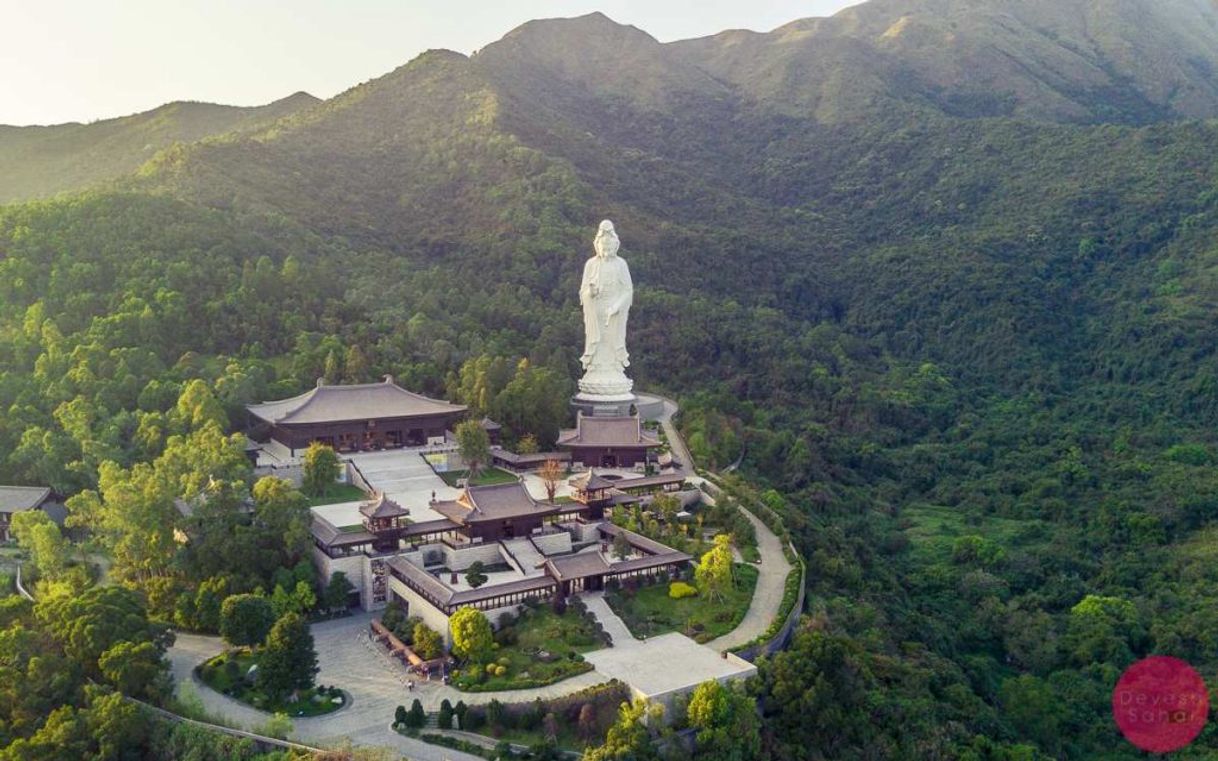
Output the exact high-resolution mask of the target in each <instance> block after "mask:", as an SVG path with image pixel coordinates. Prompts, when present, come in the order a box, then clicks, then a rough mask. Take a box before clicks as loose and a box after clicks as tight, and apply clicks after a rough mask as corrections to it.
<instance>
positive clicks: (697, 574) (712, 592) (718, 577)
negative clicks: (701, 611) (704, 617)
mask: <svg viewBox="0 0 1218 761" xmlns="http://www.w3.org/2000/svg"><path fill="white" fill-rule="evenodd" d="M694 580H695V581H696V582H697V584H698V591H699V592H701V593H702V594H703V595H705V596H706V597H708V598H710V599H712V600H722V599H723V596H724V594H725V593H726V592H727V590H729V589H730V588H731V586H732V546H731V540H730V538H729V537H728V536H727V535H726V534H719V535H717V536H716V537H715V544H714V546H713V547H711V549H709V550H707V551H706V552H705V553H704V554H703V555H702V559H701V560H699V561H698V565H697V567H696V568H694Z"/></svg>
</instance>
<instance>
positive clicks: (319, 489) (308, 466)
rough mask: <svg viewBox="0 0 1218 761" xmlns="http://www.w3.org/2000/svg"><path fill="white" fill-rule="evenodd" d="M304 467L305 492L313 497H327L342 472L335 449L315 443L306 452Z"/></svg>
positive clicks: (303, 461)
mask: <svg viewBox="0 0 1218 761" xmlns="http://www.w3.org/2000/svg"><path fill="white" fill-rule="evenodd" d="M302 463H303V466H304V484H303V485H304V491H305V494H308V495H309V496H312V497H322V496H325V495H326V494H327V493H328V492H329V491H330V488H331V487H332V486H333V485H334V482H335V481H337V480H338V476H339V474H340V473H341V472H342V463H340V462H339V460H338V455H337V454H336V453H335V452H334V448H333V447H329V446H326V445H325V444H322V443H321V442H317V441H314V442H313V443H312V444H310V445H309V448H308V449H306V450H305V453H304V458H303V460H302Z"/></svg>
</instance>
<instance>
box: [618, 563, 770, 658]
mask: <svg viewBox="0 0 1218 761" xmlns="http://www.w3.org/2000/svg"><path fill="white" fill-rule="evenodd" d="M732 567H733V568H734V569H735V573H736V585H735V588H734V589H732V590H731V591H730V592H728V593H727V594H726V595H725V596H724V599H722V600H711V599H709V598H706V597H703V596H702V595H697V596H694V597H686V598H684V599H681V600H674V599H672V598H671V597H669V596H668V584H652V585H651V586H646V587H640V588H639V589H637V590H635V591H631V590H630V589H629V588H623V589H619V590H617V591H615V592H610V593H608V594H606V595H605V601H606V602H608V603H609V607H610V608H612V609H613V612H614V613H616V614H618V615H619V616H621V617H622V620H623V621H624V622H625V623H626V628H628V629H630V633H631V634H633V635H634V636H636V637H639V638H643V637H652V636H655V635H657V634H664V633H665V632H671V631H677V632H681V633H682V634H684V635H685V636H687V637H689V638H690V639H692V640H694V641H695V642H701V643H705V642H710V641H711V640H712V639H715V638H716V637H721V636H723V635H724V634H727V633H728V632H730V631H732V630H733V629H735V628H736V627H737V626H739V624H740V621H741V620H742V619H743V618H744V614H745V613H747V612H748V609H749V604H750V603H751V602H752V601H753V590H754V588H756V586H757V576H758V571H757V569H756V568H754V567H753V566H751V565H745V564H743V563H736V564H735V565H734V566H732Z"/></svg>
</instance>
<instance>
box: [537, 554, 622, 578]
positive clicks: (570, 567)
mask: <svg viewBox="0 0 1218 761" xmlns="http://www.w3.org/2000/svg"><path fill="white" fill-rule="evenodd" d="M545 567H546V570H547V571H548V572H549V573H550V575H551V576H553V577H554V578H555V579H557V580H559V581H570V580H571V579H583V578H586V577H588V576H598V575H600V574H604V573H609V564H608V563H606V562H605V559H604V558H603V557H601V554H600V553H599V552H580V553H577V554H575V555H562V556H558V557H551V558H548V559H547V560H546V562H545Z"/></svg>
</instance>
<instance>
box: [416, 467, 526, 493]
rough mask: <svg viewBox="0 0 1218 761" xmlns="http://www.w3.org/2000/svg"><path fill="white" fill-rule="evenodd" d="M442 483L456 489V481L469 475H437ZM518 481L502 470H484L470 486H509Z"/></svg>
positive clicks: (462, 472)
mask: <svg viewBox="0 0 1218 761" xmlns="http://www.w3.org/2000/svg"><path fill="white" fill-rule="evenodd" d="M436 475H438V476H439V477H440V478H442V479H444V483H446V484H448V485H449V486H451V487H453V488H456V486H457V481H459V480H460V479H462V478H465V477H466V476H468V475H469V471H468V470H448V471H444V472H441V473H437V474H436ZM518 480H520V479H519V477H518V476H517V475H516V474H515V473H509V472H508V471H506V470H504V469H502V468H484V469H483V470H482V471H481V472H480V473H478V477H477V478H475V479H474V480H473V482H472V483H471V484H470V486H489V485H491V484H510V483H513V482H515V481H518Z"/></svg>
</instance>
